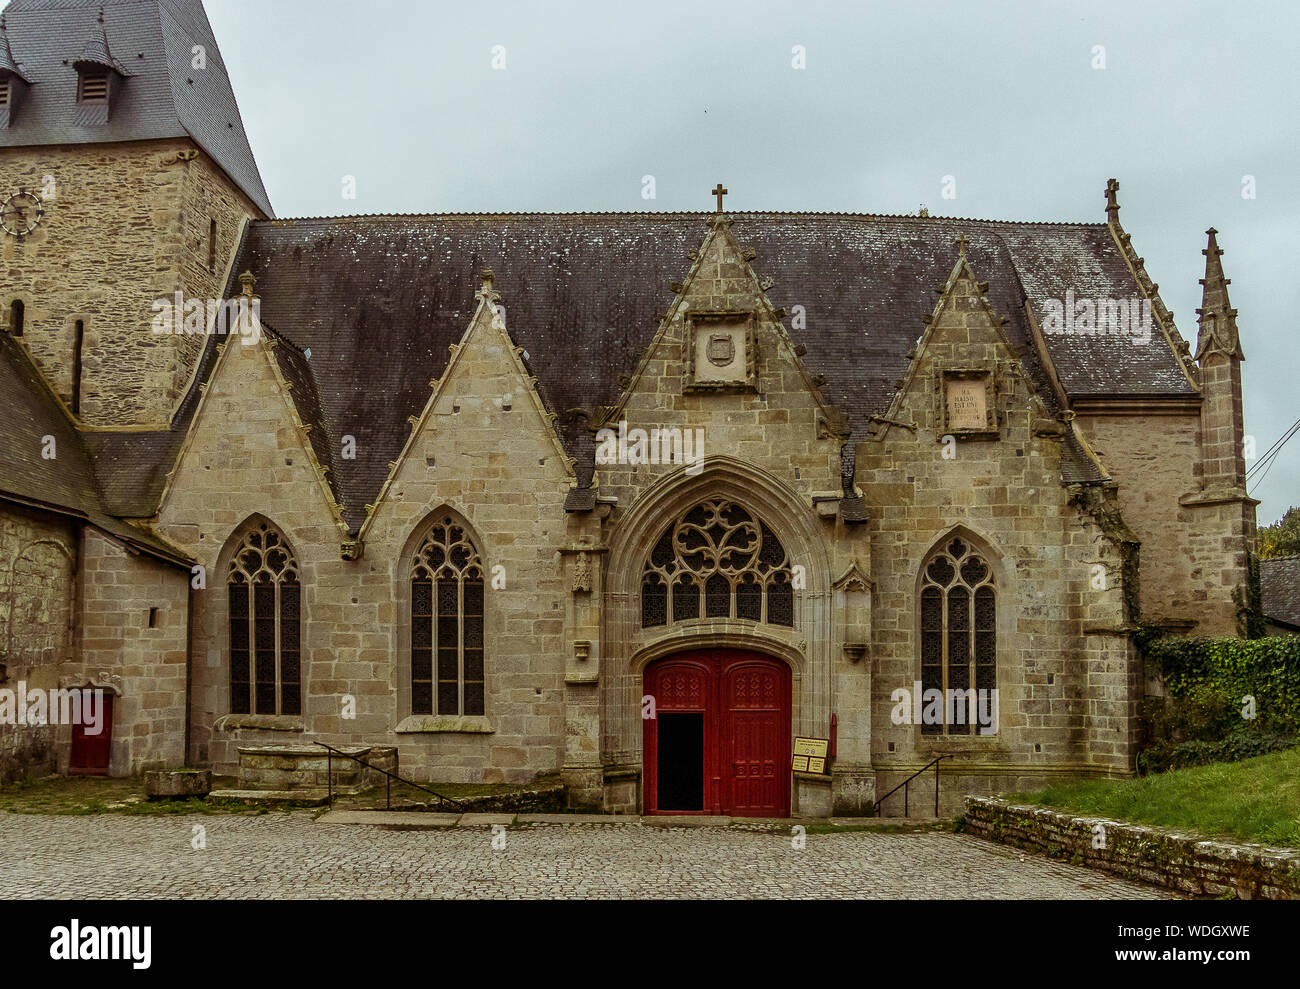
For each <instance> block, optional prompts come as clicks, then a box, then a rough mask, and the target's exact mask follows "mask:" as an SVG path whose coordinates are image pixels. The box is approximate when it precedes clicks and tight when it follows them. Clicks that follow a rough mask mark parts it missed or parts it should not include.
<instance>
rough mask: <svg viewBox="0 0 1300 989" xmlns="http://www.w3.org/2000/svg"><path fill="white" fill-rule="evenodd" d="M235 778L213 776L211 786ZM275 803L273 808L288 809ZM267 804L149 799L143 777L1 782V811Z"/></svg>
mask: <svg viewBox="0 0 1300 989" xmlns="http://www.w3.org/2000/svg"><path fill="white" fill-rule="evenodd" d="M234 782H235V781H234V780H213V785H214V786H220V785H232V786H233V785H234ZM291 806H292V805H288V804H286V805H277V807H276V808H275V809H277V810H279V809H285V810H287V809H291ZM267 812H268V811H267V808H266V807H261V806H256V805H252V804H246V803H243V802H242V801H233V800H199V799H196V798H193V797H192V798H190V799H189V800H157V801H154V800H149V799H148V798H147V797H145V793H144V780H142V779H139V778H134V779H131V778H127V779H107V778H103V777H93V776H47V777H45V778H43V779H34V780H27V781H25V782H22V783H11V784H9V785H8V786H5V787H0V814H61V815H69V816H81V815H87V814H140V815H151V816H164V815H168V814H265V813H267Z"/></svg>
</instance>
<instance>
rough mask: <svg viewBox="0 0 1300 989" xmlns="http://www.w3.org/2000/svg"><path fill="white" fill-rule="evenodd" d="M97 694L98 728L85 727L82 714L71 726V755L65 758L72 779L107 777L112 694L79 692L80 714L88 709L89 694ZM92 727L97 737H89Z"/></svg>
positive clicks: (110, 737) (111, 736)
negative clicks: (79, 777) (98, 704)
mask: <svg viewBox="0 0 1300 989" xmlns="http://www.w3.org/2000/svg"><path fill="white" fill-rule="evenodd" d="M93 693H98V694H99V695H100V698H99V703H100V704H101V705H102V718H101V720H100V722H99V724H98V725H88V724H86V721H87V718H86V717H85V715H84V713H83V715H82V717H81V718H80V719H78V720H77V721H76V722H75V723H74V724H73V726H72V753H71V755H70V756H69V757H68V773H69V774H70V775H73V776H107V775H108V759H109V752H110V749H111V747H112V742H113V695H112V694H110V693H109V692H108V691H106V690H105V691H90V690H86V691H83V692H82V695H81V696H82V705H81V708H82V711H83V712H85V711H86V710H87V709H88V705H89V704H90V703H91V699H92V696H91V695H92V694H93ZM95 728H98V729H99V732H98V734H93V735H92V734H90V732H91V731H92V730H94V729H95Z"/></svg>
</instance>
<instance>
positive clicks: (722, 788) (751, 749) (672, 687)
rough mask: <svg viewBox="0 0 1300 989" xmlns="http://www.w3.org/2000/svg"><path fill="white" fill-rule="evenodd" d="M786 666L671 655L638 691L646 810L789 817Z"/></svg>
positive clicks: (763, 659)
mask: <svg viewBox="0 0 1300 989" xmlns="http://www.w3.org/2000/svg"><path fill="white" fill-rule="evenodd" d="M790 684H791V677H790V668H789V667H788V666H787V665H786V664H785V663H783V662H781V661H780V660H777V659H773V658H772V657H770V656H765V655H762V654H761V653H754V652H743V651H740V650H731V649H710V650H696V651H693V652H686V653H678V654H677V655H674V656H669V657H668V658H666V659H661V660H659V661H657V662H655V663H652V664H651V665H650V666H649V667H647V668H646V672H645V694H646V696H647V697H653V698H654V702H655V703H654V715H655V716H654V717H653V718H650V717H645V718H644V719H643V725H644V752H645V772H644V779H645V812H646V813H647V814H727V815H730V816H732V817H789V816H790V751H791V749H790V745H791V734H790V727H791V720H790Z"/></svg>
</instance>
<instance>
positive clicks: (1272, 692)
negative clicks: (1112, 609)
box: [1146, 636, 1300, 734]
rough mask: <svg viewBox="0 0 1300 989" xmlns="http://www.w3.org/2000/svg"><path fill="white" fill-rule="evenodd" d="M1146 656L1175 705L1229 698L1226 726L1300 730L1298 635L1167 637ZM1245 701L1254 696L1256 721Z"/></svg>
mask: <svg viewBox="0 0 1300 989" xmlns="http://www.w3.org/2000/svg"><path fill="white" fill-rule="evenodd" d="M1146 655H1147V659H1148V660H1149V661H1153V662H1155V663H1156V664H1157V665H1158V666H1159V668H1160V672H1161V675H1162V677H1163V679H1164V682H1165V686H1166V688H1168V691H1169V695H1170V697H1172V698H1174V700H1175V701H1185V700H1196V699H1203V698H1205V697H1208V696H1209V695H1218V696H1223V697H1225V698H1226V699H1227V700H1228V702H1229V704H1230V706H1229V707H1228V708H1227V710H1226V711H1225V712H1224V714H1223V718H1224V721H1225V724H1224V727H1225V728H1233V727H1241V726H1242V724H1243V723H1249V722H1252V721H1253V723H1254V727H1257V728H1261V729H1266V730H1272V731H1281V732H1287V733H1291V734H1295V733H1297V732H1300V636H1272V637H1269V638H1263V639H1180V638H1173V637H1164V638H1160V639H1157V640H1155V641H1154V642H1151V643H1149V644H1148V645H1147V648H1146ZM1247 698H1254V714H1255V717H1254V718H1250V717H1248V715H1249V713H1250V710H1249V708H1250V705H1249V702H1248V701H1247ZM1243 712H1244V713H1243Z"/></svg>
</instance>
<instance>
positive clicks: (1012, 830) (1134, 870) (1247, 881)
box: [966, 797, 1300, 900]
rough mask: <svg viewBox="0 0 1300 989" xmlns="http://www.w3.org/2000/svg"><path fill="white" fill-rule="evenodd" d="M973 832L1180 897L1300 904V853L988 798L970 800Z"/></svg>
mask: <svg viewBox="0 0 1300 989" xmlns="http://www.w3.org/2000/svg"><path fill="white" fill-rule="evenodd" d="M966 831H967V832H968V833H970V834H973V835H975V836H977V837H980V838H988V839H990V840H992V841H1000V842H1003V843H1005V844H1008V845H1015V846H1016V847H1018V848H1023V849H1026V850H1028V851H1034V852H1042V853H1043V854H1046V855H1048V856H1050V857H1052V858H1062V859H1066V860H1068V861H1070V862H1074V863H1076V864H1078V865H1086V866H1090V867H1092V868H1095V869H1102V870H1104V871H1106V872H1111V873H1114V874H1115V875H1118V876H1123V877H1124V878H1126V879H1137V880H1140V881H1142V882H1147V883H1151V884H1153V885H1156V886H1163V887H1164V888H1166V889H1170V890H1174V891H1175V892H1179V893H1188V894H1192V895H1195V896H1223V895H1224V894H1233V895H1235V896H1236V897H1237V898H1239V899H1243V900H1249V899H1267V900H1290V899H1297V898H1300V850H1296V849H1283V848H1265V847H1264V846H1262V845H1232V844H1228V843H1227V842H1221V841H1207V840H1205V839H1203V838H1201V837H1199V836H1195V835H1186V834H1181V833H1179V832H1177V831H1171V830H1168V829H1166V828H1157V827H1152V826H1149V825H1144V824H1126V823H1123V822H1120V821H1111V820H1107V819H1105V818H1098V817H1079V816H1076V815H1073V814H1067V813H1062V812H1060V811H1054V810H1051V809H1049V808H1046V807H1038V806H1027V805H1024V804H1011V803H1007V802H1006V801H1005V800H994V799H989V798H985V797H968V798H967V799H966ZM1102 839H1104V843H1103V841H1102ZM1096 844H1103V847H1100V848H1097V847H1094V845H1096Z"/></svg>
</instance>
